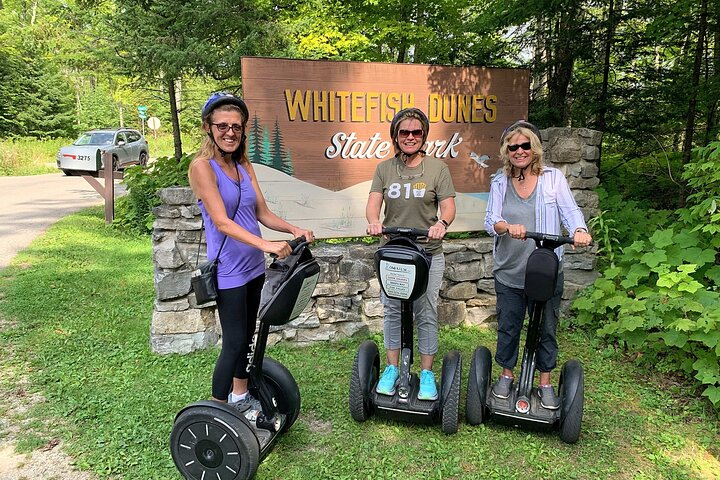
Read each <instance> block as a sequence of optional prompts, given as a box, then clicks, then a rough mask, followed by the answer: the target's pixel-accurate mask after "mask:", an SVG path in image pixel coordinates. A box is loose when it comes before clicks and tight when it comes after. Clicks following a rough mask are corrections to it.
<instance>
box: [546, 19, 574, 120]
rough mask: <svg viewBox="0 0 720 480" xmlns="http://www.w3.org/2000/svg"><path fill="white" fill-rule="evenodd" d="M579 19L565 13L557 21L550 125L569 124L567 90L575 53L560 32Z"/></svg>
mask: <svg viewBox="0 0 720 480" xmlns="http://www.w3.org/2000/svg"><path fill="white" fill-rule="evenodd" d="M576 21H577V15H575V14H574V12H573V13H572V14H568V15H567V17H565V16H564V15H563V16H561V18H560V19H559V20H558V21H557V23H556V27H555V33H556V38H555V46H554V48H553V50H554V54H553V59H552V62H553V64H552V71H551V76H550V78H549V79H548V106H549V107H550V109H551V112H552V114H551V116H550V121H551V124H550V125H549V126H558V127H560V126H565V125H566V124H567V92H568V87H569V86H570V80H571V79H572V73H573V64H574V63H575V53H574V52H573V49H572V46H571V45H570V44H569V43H568V42H567V37H565V35H564V34H563V35H562V36H561V35H560V32H567V31H570V29H572V28H573V26H572V25H573V23H575V22H576Z"/></svg>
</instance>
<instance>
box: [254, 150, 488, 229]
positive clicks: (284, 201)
mask: <svg viewBox="0 0 720 480" xmlns="http://www.w3.org/2000/svg"><path fill="white" fill-rule="evenodd" d="M253 167H254V169H255V172H256V174H257V176H258V181H259V183H260V188H261V189H262V192H263V195H264V196H265V200H266V201H267V203H268V206H269V207H270V209H271V210H272V211H273V212H275V213H276V214H277V215H278V216H280V217H282V218H284V219H285V220H287V221H288V222H290V223H292V224H294V225H297V226H299V227H302V228H309V229H311V230H312V231H313V232H314V233H315V236H316V237H317V238H341V237H354V236H358V235H362V233H358V232H364V231H365V228H366V226H367V221H366V220H365V204H366V203H367V198H368V193H369V192H370V184H371V181H370V180H368V181H366V182H362V183H358V184H356V185H353V186H352V187H349V188H346V189H344V190H341V191H338V192H335V191H332V190H327V189H324V188H322V187H318V186H316V185H313V184H311V183H307V182H304V181H302V180H298V179H297V178H294V177H291V176H290V175H287V174H285V173H283V172H280V171H278V170H275V169H273V168H270V167H267V166H265V165H258V164H254V165H253ZM455 201H456V204H457V207H458V215H457V217H456V219H455V222H454V223H453V224H452V226H451V228H450V231H475V230H483V229H484V227H483V222H484V221H485V208H486V205H487V203H486V197H485V195H482V194H480V195H472V194H464V193H458V194H457V197H456V198H455ZM461 212H462V213H461ZM262 233H263V237H264V238H267V239H270V240H288V235H287V234H282V233H279V232H275V231H272V230H269V229H266V228H264V227H263V229H262Z"/></svg>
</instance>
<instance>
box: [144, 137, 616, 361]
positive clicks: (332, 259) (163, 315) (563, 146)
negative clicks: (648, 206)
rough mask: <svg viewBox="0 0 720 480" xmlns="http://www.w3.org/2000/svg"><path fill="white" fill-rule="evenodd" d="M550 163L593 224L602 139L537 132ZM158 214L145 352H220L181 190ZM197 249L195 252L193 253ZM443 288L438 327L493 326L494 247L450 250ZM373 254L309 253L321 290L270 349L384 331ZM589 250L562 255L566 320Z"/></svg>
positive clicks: (346, 250)
mask: <svg viewBox="0 0 720 480" xmlns="http://www.w3.org/2000/svg"><path fill="white" fill-rule="evenodd" d="M541 133H542V139H543V147H544V148H545V151H546V159H547V163H548V164H551V165H554V166H556V167H557V168H560V169H561V170H562V171H563V172H564V173H565V175H566V177H567V178H568V183H569V184H570V187H571V188H572V190H573V193H574V195H575V198H576V200H577V202H578V205H579V206H580V207H581V208H582V210H583V212H584V214H585V218H586V219H588V218H590V217H592V216H594V215H596V214H597V208H598V199H597V194H596V193H595V192H593V191H592V190H591V189H593V188H594V187H596V186H597V185H598V183H599V180H598V178H597V173H598V167H597V164H596V161H597V160H598V158H599V154H600V148H599V147H600V142H601V139H602V134H601V133H600V132H597V131H593V130H588V129H582V128H580V129H569V128H549V129H546V130H543V131H542V132H541ZM158 194H159V195H160V198H161V201H162V205H161V206H159V207H157V208H155V209H154V211H153V213H154V214H155V216H156V220H155V223H154V226H153V227H154V228H153V237H152V243H153V263H154V267H155V290H156V300H155V308H154V312H153V318H152V323H151V327H150V343H151V347H152V350H153V351H155V352H157V353H161V354H165V353H187V352H191V351H193V350H197V349H202V348H207V347H210V346H213V345H215V344H217V342H218V340H219V339H220V336H221V332H220V325H219V322H218V321H217V316H216V312H215V307H214V305H213V304H210V305H208V306H205V307H203V308H199V307H198V306H197V304H196V302H195V296H194V294H193V293H192V292H191V291H190V272H191V271H192V270H193V268H194V266H195V264H196V262H197V260H198V257H199V261H200V262H203V261H205V259H206V249H205V243H204V236H203V235H202V230H201V226H202V221H201V217H200V210H199V208H198V206H197V204H196V201H195V197H194V195H193V193H192V191H191V190H190V189H189V188H187V187H175V188H168V189H164V190H161V191H160V192H158ZM198 242H201V243H200V248H199V249H198ZM443 247H444V250H445V255H446V269H445V278H444V280H443V284H442V287H441V289H440V302H439V306H438V310H439V312H438V320H439V322H440V324H441V325H453V326H457V325H476V326H490V327H494V325H495V323H494V322H495V296H494V294H495V291H494V282H493V279H492V267H493V259H492V239H491V238H489V237H481V238H470V239H462V240H447V241H445V242H444V244H443ZM376 248H377V245H365V244H362V243H351V244H342V245H332V244H326V243H319V244H318V245H315V246H313V247H312V252H313V254H314V255H315V257H316V258H317V259H318V261H319V263H320V267H321V273H320V279H319V283H318V285H317V287H316V289H315V291H314V293H313V297H312V300H311V302H310V304H309V305H308V307H307V308H306V309H305V311H304V312H303V313H302V314H301V315H300V316H299V317H298V318H297V319H295V320H294V321H292V322H291V323H289V324H287V325H284V326H282V327H274V328H273V330H272V331H271V337H270V342H269V343H270V344H274V343H277V342H279V341H287V342H293V343H296V344H300V345H307V344H310V343H313V342H317V341H327V340H337V339H342V338H348V337H351V336H353V335H365V334H367V333H368V332H376V331H381V330H382V312H383V310H382V305H381V303H380V299H379V296H380V287H379V284H378V281H377V279H376V278H375V273H374V267H373V260H372V259H373V254H374V252H375V250H376ZM594 268H595V255H594V250H593V249H577V250H572V249H571V248H569V247H568V248H567V249H566V256H565V294H564V295H563V306H562V308H563V311H567V310H568V307H569V304H570V301H571V299H572V298H574V297H575V295H576V294H577V292H578V291H579V290H581V289H583V288H585V287H586V286H588V285H590V284H591V283H592V282H593V281H594V280H595V278H597V276H598V274H597V272H595V271H594Z"/></svg>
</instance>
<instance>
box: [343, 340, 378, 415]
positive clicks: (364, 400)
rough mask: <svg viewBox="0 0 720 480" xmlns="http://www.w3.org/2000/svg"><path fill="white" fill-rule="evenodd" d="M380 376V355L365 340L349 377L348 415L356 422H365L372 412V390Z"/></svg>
mask: <svg viewBox="0 0 720 480" xmlns="http://www.w3.org/2000/svg"><path fill="white" fill-rule="evenodd" d="M379 376H380V354H379V353H378V348H377V345H375V342H373V341H372V340H366V341H364V342H363V343H362V344H361V345H360V348H358V352H357V355H355V364H354V365H353V371H352V376H351V377H350V401H349V403H350V415H351V416H352V418H353V419H355V420H356V421H358V422H364V421H365V420H367V419H368V418H369V417H370V415H372V412H373V410H374V405H373V402H372V396H371V394H372V389H373V387H374V386H375V384H376V383H377V380H378V377H379Z"/></svg>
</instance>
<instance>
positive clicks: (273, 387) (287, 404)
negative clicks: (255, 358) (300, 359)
mask: <svg viewBox="0 0 720 480" xmlns="http://www.w3.org/2000/svg"><path fill="white" fill-rule="evenodd" d="M262 374H263V379H264V380H265V384H266V385H267V386H268V387H269V388H270V393H271V394H272V396H273V397H275V400H277V402H278V405H277V407H278V410H279V411H280V413H282V414H284V415H285V423H284V424H283V426H282V428H281V429H280V432H285V431H287V430H288V429H289V428H290V427H292V425H293V424H294V423H295V420H297V418H298V415H299V414H300V389H299V388H298V385H297V383H296V382H295V378H294V377H293V376H292V374H291V373H290V371H289V370H288V369H287V368H285V365H283V364H282V363H280V362H278V361H277V360H275V359H273V358H270V357H265V358H264V359H263V364H262Z"/></svg>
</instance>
